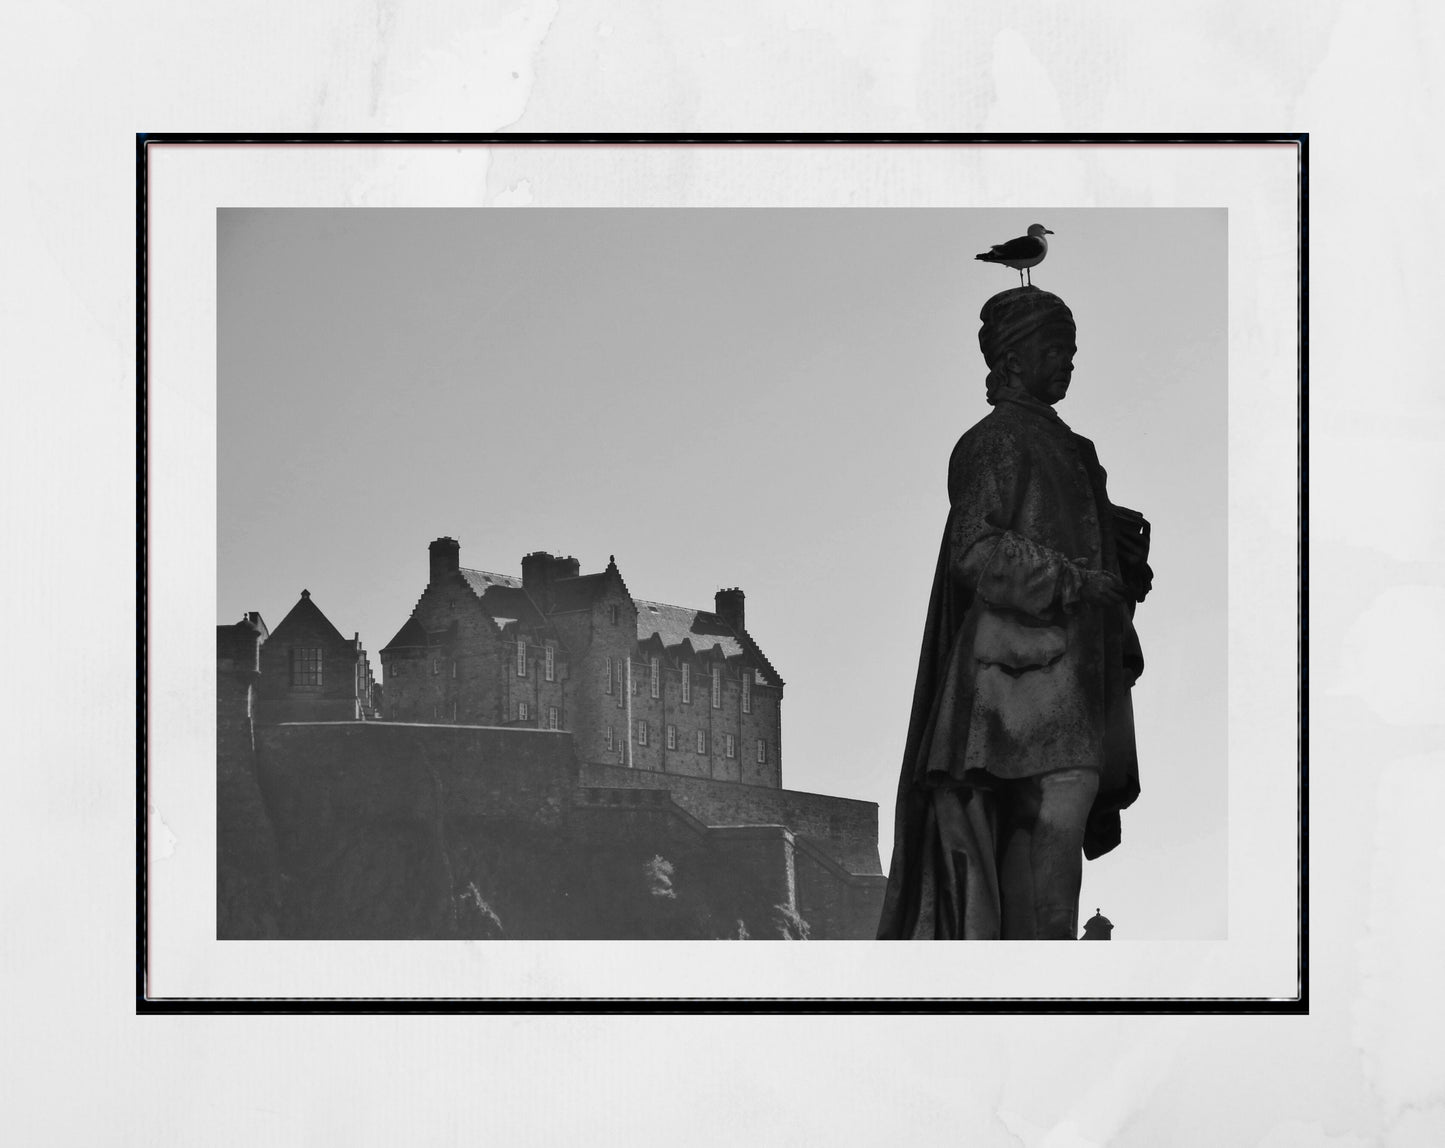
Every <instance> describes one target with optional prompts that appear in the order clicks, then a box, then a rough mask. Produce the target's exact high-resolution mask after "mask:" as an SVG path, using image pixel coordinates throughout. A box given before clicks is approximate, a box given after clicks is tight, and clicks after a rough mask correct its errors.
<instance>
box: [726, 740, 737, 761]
mask: <svg viewBox="0 0 1445 1148" xmlns="http://www.w3.org/2000/svg"><path fill="white" fill-rule="evenodd" d="M727 738H728V740H727V755H728V756H729V757H737V755H738V750H737V746H736V745H735V744H733V735H732V734H728V735H727Z"/></svg>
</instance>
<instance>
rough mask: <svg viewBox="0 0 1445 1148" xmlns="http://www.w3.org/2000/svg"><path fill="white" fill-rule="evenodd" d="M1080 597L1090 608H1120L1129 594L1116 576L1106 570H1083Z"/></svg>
mask: <svg viewBox="0 0 1445 1148" xmlns="http://www.w3.org/2000/svg"><path fill="white" fill-rule="evenodd" d="M1080 597H1081V598H1083V600H1084V601H1085V602H1087V603H1089V604H1090V605H1091V606H1122V605H1123V604H1124V603H1125V602H1126V601H1127V600H1128V597H1129V594H1128V591H1126V590H1125V589H1124V583H1123V582H1122V581H1120V579H1119V576H1118V575H1117V574H1111V573H1110V572H1109V571H1107V570H1085V571H1084V584H1083V586H1082V587H1081V588H1080Z"/></svg>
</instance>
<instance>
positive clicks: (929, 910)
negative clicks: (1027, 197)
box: [878, 286, 1152, 940]
mask: <svg viewBox="0 0 1445 1148" xmlns="http://www.w3.org/2000/svg"><path fill="white" fill-rule="evenodd" d="M979 317H980V319H981V320H982V321H983V327H982V329H981V330H980V331H979V335H978V339H979V346H980V348H981V349H982V351H983V357H984V359H985V361H986V362H987V364H988V369H989V374H988V401H989V403H990V404H991V405H992V406H993V411H992V412H991V413H990V414H989V415H988V416H987V417H986V418H984V419H983V420H982V421H981V422H979V423H978V424H976V425H975V426H974V427H972V428H971V429H970V430H968V431H967V432H966V433H965V434H964V436H963V437H962V438H961V439H959V441H958V445H957V446H956V447H955V448H954V451H953V456H952V458H951V459H950V461H949V468H948V494H949V503H950V506H951V509H950V511H949V515H948V522H947V526H946V528H945V530H944V535H943V545H942V549H941V551H940V553H939V558H938V567H937V571H936V573H935V576H934V583H933V593H932V598H931V601H930V603H929V607H928V620H927V623H926V625H925V629H924V635H923V649H922V653H921V655H920V658H919V665H918V681H917V685H916V687H915V691H914V698H913V711H912V717H911V720H910V722H909V730H908V740H907V743H906V747H905V751H904V759H903V770H902V776H901V777H900V779H899V784H898V805H897V813H896V825H895V836H894V844H893V861H892V865H891V866H890V869H889V875H888V889H887V893H886V895H885V898H884V904H883V914H882V918H881V920H880V922H879V927H878V936H879V938H880V939H894V940H934V939H939V940H943V939H963V940H997V939H1004V940H1035V939H1037V940H1073V939H1075V938H1076V937H1077V936H1078V916H1079V907H1078V902H1079V886H1080V881H1081V879H1082V876H1083V857H1089V858H1094V857H1097V856H1099V855H1101V854H1103V853H1106V852H1108V851H1109V850H1110V849H1113V848H1114V847H1115V846H1116V845H1117V844H1118V843H1119V838H1120V824H1119V811H1120V810H1121V809H1124V808H1125V807H1127V806H1128V805H1130V804H1131V803H1132V802H1133V801H1134V799H1135V797H1137V796H1138V793H1139V774H1138V762H1137V758H1136V756H1135V750H1134V725H1133V708H1132V704H1131V701H1130V693H1129V691H1130V689H1131V687H1132V686H1133V684H1134V682H1135V680H1136V679H1137V678H1138V677H1139V674H1140V673H1141V672H1142V670H1143V668H1144V661H1143V656H1142V654H1141V652H1140V648H1139V642H1138V639H1137V637H1136V636H1135V633H1134V626H1133V614H1134V605H1135V603H1137V602H1141V601H1143V599H1144V596H1145V594H1147V593H1148V590H1149V585H1150V582H1151V579H1152V573H1151V572H1150V570H1149V567H1148V565H1147V562H1146V559H1147V556H1148V542H1149V524H1148V523H1147V522H1146V521H1145V520H1144V518H1143V516H1142V515H1140V514H1139V513H1138V512H1136V511H1131V510H1127V509H1125V508H1123V507H1115V506H1114V505H1113V504H1112V503H1110V501H1109V497H1108V494H1107V493H1106V491H1105V487H1104V480H1105V475H1104V469H1103V467H1101V466H1100V465H1099V460H1098V456H1097V455H1096V454H1095V451H1094V445H1093V443H1091V442H1090V441H1089V440H1088V439H1086V438H1083V437H1081V436H1080V435H1076V434H1074V433H1073V431H1071V430H1070V429H1069V427H1068V425H1067V424H1065V423H1064V421H1063V420H1062V419H1060V418H1059V416H1058V415H1057V413H1055V411H1054V409H1053V408H1054V405H1055V404H1056V403H1058V402H1059V401H1060V400H1061V399H1063V398H1064V396H1065V395H1066V394H1067V393H1068V390H1069V384H1070V381H1071V376H1072V372H1073V361H1074V354H1075V342H1074V339H1075V328H1074V320H1073V314H1072V313H1071V312H1070V311H1069V309H1068V307H1067V306H1065V304H1064V302H1063V300H1062V299H1060V298H1059V297H1058V296H1056V295H1053V294H1050V293H1049V292H1046V291H1041V290H1040V289H1039V288H1037V287H1033V286H1027V287H1018V288H1013V289H1010V290H1008V291H1004V292H1002V293H1000V294H998V295H995V296H993V298H991V299H989V301H988V302H987V303H985V304H984V306H983V310H982V311H981V312H980V315H979Z"/></svg>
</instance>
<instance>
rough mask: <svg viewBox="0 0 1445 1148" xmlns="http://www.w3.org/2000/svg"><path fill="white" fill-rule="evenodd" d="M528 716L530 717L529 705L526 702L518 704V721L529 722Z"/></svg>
mask: <svg viewBox="0 0 1445 1148" xmlns="http://www.w3.org/2000/svg"><path fill="white" fill-rule="evenodd" d="M527 716H528V715H527V703H526V702H518V703H517V720H518V721H526V720H527Z"/></svg>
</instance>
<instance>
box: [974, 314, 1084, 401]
mask: <svg viewBox="0 0 1445 1148" xmlns="http://www.w3.org/2000/svg"><path fill="white" fill-rule="evenodd" d="M978 317H979V318H980V319H981V320H982V321H983V326H982V327H980V328H979V331H978V346H979V350H981V351H982V352H983V357H984V361H985V362H986V363H988V401H989V402H991V403H992V402H995V401H996V400H997V398H998V396H999V395H1000V394H1002V393H1004V392H1006V391H1008V390H1010V389H1018V390H1022V391H1023V392H1025V393H1026V394H1029V395H1031V396H1033V397H1034V398H1035V399H1037V400H1038V401H1039V402H1042V403H1048V404H1049V405H1050V406H1052V405H1053V404H1054V403H1056V402H1058V401H1059V400H1060V399H1062V398H1063V397H1064V395H1066V394H1067V393H1068V390H1069V380H1070V378H1071V376H1072V374H1073V370H1074V352H1075V350H1076V347H1075V345H1074V338H1075V331H1074V314H1073V312H1072V311H1070V310H1069V308H1068V306H1067V305H1066V304H1065V303H1064V301H1063V300H1062V299H1060V298H1059V297H1058V296H1057V295H1053V294H1051V293H1049V292H1048V291H1040V290H1039V289H1038V288H1037V287H1013V288H1010V289H1009V290H1007V291H1000V292H999V293H998V294H997V295H995V296H994V297H993V298H992V299H990V300H989V301H988V302H987V303H985V304H984V305H983V310H982V311H980V312H979V313H978Z"/></svg>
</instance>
